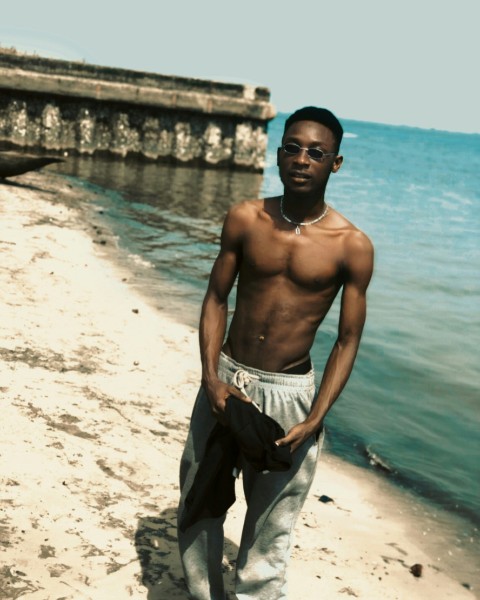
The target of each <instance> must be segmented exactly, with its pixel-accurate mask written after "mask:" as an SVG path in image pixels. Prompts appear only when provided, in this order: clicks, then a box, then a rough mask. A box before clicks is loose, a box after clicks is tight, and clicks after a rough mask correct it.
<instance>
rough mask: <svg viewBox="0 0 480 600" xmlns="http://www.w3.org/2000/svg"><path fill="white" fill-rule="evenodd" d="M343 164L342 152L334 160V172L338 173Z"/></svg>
mask: <svg viewBox="0 0 480 600" xmlns="http://www.w3.org/2000/svg"><path fill="white" fill-rule="evenodd" d="M342 164H343V156H342V155H341V154H339V155H338V156H336V157H335V160H334V161H333V164H332V173H336V172H337V171H338V170H339V169H340V167H341V166H342Z"/></svg>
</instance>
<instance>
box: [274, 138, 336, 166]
mask: <svg viewBox="0 0 480 600" xmlns="http://www.w3.org/2000/svg"><path fill="white" fill-rule="evenodd" d="M282 150H283V151H284V152H285V154H291V155H292V156H293V155H295V154H298V153H299V152H300V150H305V151H306V153H307V154H308V157H309V158H311V159H312V160H316V161H318V162H322V161H323V159H324V158H325V157H327V156H337V153H336V152H324V151H323V150H320V148H302V146H299V145H298V144H295V143H294V142H288V144H283V146H282Z"/></svg>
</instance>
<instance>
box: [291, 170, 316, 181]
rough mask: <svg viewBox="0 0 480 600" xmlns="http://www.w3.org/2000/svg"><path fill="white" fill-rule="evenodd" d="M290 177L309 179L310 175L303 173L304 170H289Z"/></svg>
mask: <svg viewBox="0 0 480 600" xmlns="http://www.w3.org/2000/svg"><path fill="white" fill-rule="evenodd" d="M288 174H289V175H290V177H291V178H292V179H303V180H307V179H311V175H309V174H308V173H305V172H304V171H289V173H288Z"/></svg>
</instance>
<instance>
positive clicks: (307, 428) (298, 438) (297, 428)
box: [275, 422, 317, 452]
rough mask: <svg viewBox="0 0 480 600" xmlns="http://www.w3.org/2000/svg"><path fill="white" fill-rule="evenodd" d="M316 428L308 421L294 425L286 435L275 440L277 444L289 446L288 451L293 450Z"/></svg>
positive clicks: (312, 433) (313, 432)
mask: <svg viewBox="0 0 480 600" xmlns="http://www.w3.org/2000/svg"><path fill="white" fill-rule="evenodd" d="M316 431H317V428H315V427H313V426H312V425H311V424H310V423H306V422H304V423H298V424H297V425H294V426H293V427H292V428H291V429H290V431H289V432H288V433H287V435H286V436H285V437H283V438H281V439H279V440H277V441H276V442H275V444H277V446H290V452H295V450H297V448H299V447H300V446H301V445H302V444H303V443H304V442H305V441H306V440H308V438H309V437H311V436H312V435H314V434H315V432H316Z"/></svg>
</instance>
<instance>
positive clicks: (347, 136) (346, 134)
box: [343, 131, 358, 139]
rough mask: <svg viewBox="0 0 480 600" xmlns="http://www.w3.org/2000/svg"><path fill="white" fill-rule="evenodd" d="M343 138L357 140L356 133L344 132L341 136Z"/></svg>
mask: <svg viewBox="0 0 480 600" xmlns="http://www.w3.org/2000/svg"><path fill="white" fill-rule="evenodd" d="M343 137H344V138H352V139H354V138H358V135H357V134H356V133H351V132H350V131H346V132H345V133H344V134H343Z"/></svg>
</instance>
